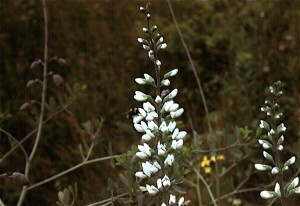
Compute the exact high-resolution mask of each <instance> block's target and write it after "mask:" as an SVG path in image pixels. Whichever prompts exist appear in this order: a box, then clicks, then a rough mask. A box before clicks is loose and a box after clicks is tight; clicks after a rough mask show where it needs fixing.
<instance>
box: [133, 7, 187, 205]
mask: <svg viewBox="0 0 300 206" xmlns="http://www.w3.org/2000/svg"><path fill="white" fill-rule="evenodd" d="M140 11H141V12H143V13H144V15H145V20H146V22H147V28H143V32H144V33H146V34H147V38H138V42H139V43H140V44H141V45H142V46H143V48H144V49H145V50H146V51H148V57H149V59H150V60H151V61H152V62H153V64H154V68H155V70H154V72H155V74H156V77H155V79H154V78H153V77H152V76H151V75H150V74H147V73H145V74H144V77H141V78H136V79H135V82H136V83H137V84H139V85H152V86H153V87H154V88H155V92H156V95H155V96H153V95H149V94H145V93H143V92H141V91H136V92H135V95H134V99H135V100H136V101H138V102H143V104H142V107H141V108H138V113H137V114H136V115H133V117H132V119H133V125H134V128H135V129H136V131H138V132H139V133H141V144H140V145H138V152H136V156H137V157H138V158H139V159H140V160H141V169H140V171H137V172H136V173H135V176H136V177H138V178H139V179H140V183H144V184H145V185H143V186H140V190H141V191H143V192H146V193H148V194H149V195H151V196H154V195H157V194H158V193H161V194H162V195H160V196H162V197H163V200H162V206H163V205H171V204H177V205H183V203H184V198H183V197H182V198H180V199H179V201H178V203H176V196H175V195H174V194H172V192H170V191H171V188H172V186H173V185H175V184H177V183H178V182H179V181H177V180H176V179H171V176H172V174H171V172H172V170H171V169H170V168H171V167H172V166H173V165H174V161H175V158H176V154H177V153H176V152H178V150H179V149H180V148H181V147H182V146H183V140H184V138H185V137H186V135H187V133H186V132H185V131H181V130H180V129H179V128H177V123H176V120H175V119H176V118H178V117H180V116H181V115H182V114H183V112H184V109H183V108H180V106H179V104H178V103H176V102H175V101H174V98H175V97H176V96H177V94H178V90H177V89H173V90H172V91H170V90H168V89H162V87H167V86H169V85H170V84H171V82H170V80H169V79H170V78H171V77H174V76H175V75H176V74H177V73H178V69H173V70H171V71H170V72H167V73H166V74H164V76H163V77H162V78H161V75H160V72H161V61H160V60H158V58H157V53H158V51H160V50H161V49H165V48H166V47H167V44H166V43H165V42H164V38H163V37H162V36H160V34H158V33H157V32H156V30H157V26H152V27H150V19H151V15H150V4H149V3H148V4H147V6H146V7H145V8H144V7H140ZM153 182H155V184H153ZM150 183H152V184H150Z"/></svg>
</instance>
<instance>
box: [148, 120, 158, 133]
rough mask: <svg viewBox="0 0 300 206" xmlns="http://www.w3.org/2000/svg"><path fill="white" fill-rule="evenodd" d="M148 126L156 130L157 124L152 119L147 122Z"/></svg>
mask: <svg viewBox="0 0 300 206" xmlns="http://www.w3.org/2000/svg"><path fill="white" fill-rule="evenodd" d="M148 127H149V129H150V130H151V131H157V130H158V126H157V125H156V124H155V123H154V122H153V121H149V122H148Z"/></svg>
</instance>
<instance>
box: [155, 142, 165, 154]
mask: <svg viewBox="0 0 300 206" xmlns="http://www.w3.org/2000/svg"><path fill="white" fill-rule="evenodd" d="M157 151H158V152H157V153H158V155H159V156H162V155H164V154H166V145H165V144H161V143H160V142H158V143H157Z"/></svg>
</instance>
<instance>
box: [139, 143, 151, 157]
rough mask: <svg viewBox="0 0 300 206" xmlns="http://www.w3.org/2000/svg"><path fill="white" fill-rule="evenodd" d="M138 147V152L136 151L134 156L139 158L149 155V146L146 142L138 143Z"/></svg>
mask: <svg viewBox="0 0 300 206" xmlns="http://www.w3.org/2000/svg"><path fill="white" fill-rule="evenodd" d="M138 149H139V150H140V152H137V153H136V156H138V157H139V158H141V159H145V158H146V157H148V156H151V152H150V147H149V145H148V144H147V143H144V146H142V145H138Z"/></svg>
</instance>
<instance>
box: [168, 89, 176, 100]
mask: <svg viewBox="0 0 300 206" xmlns="http://www.w3.org/2000/svg"><path fill="white" fill-rule="evenodd" d="M177 93H178V89H173V90H172V91H171V92H170V94H168V96H167V97H168V98H170V99H173V98H174V97H176V95H177Z"/></svg>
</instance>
